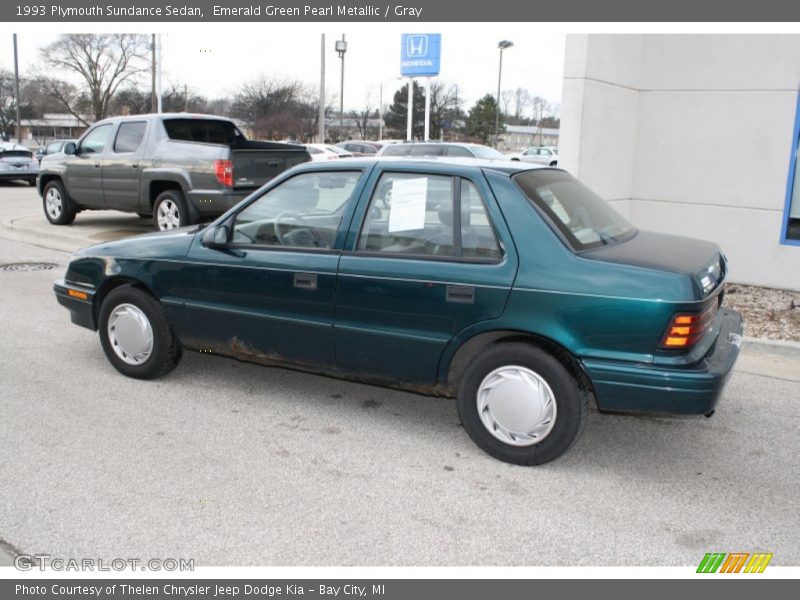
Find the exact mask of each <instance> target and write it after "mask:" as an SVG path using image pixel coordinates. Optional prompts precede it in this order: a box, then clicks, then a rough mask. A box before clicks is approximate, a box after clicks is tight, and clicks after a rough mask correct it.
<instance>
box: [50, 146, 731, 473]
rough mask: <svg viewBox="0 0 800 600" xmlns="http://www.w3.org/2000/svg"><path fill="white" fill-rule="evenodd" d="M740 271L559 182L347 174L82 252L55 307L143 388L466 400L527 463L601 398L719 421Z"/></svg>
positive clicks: (310, 178) (331, 170) (611, 407)
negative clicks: (360, 386)
mask: <svg viewBox="0 0 800 600" xmlns="http://www.w3.org/2000/svg"><path fill="white" fill-rule="evenodd" d="M389 192H391V194H392V199H391V201H388V202H387V194H388V193H389ZM443 200H446V201H443ZM727 271H728V267H727V263H726V260H725V258H724V255H723V254H722V253H721V251H720V249H719V248H718V247H717V246H716V245H715V244H713V243H710V242H703V241H698V240H693V239H689V238H683V237H677V236H672V235H665V234H656V233H648V232H645V231H638V230H637V229H635V228H634V227H633V226H632V225H631V224H629V223H628V222H627V221H626V220H625V219H624V218H623V217H622V216H621V215H620V214H619V213H617V212H616V211H615V210H614V209H613V208H612V207H611V206H610V205H609V204H608V203H606V202H605V201H604V200H602V199H601V198H600V197H599V196H597V195H596V194H594V193H593V192H591V191H590V190H589V189H588V188H586V187H585V186H583V185H582V184H581V183H580V182H579V181H577V180H576V179H575V178H573V177H572V176H570V175H569V174H568V173H566V172H564V171H562V170H560V169H551V168H544V167H541V166H538V165H528V164H525V163H521V162H517V163H512V162H510V161H487V160H475V159H472V158H469V159H467V158H461V159H448V158H442V159H438V160H432V159H428V160H425V159H416V160H414V159H378V160H376V159H365V158H354V159H350V160H346V161H345V160H334V161H326V162H324V163H322V162H318V163H309V164H306V165H302V166H299V167H297V168H295V169H292V170H291V171H288V172H286V173H284V174H282V175H280V176H279V177H277V178H276V179H274V180H273V181H272V182H271V183H270V184H269V185H267V186H265V187H264V188H262V189H261V190H259V191H258V192H257V193H255V194H253V195H252V196H250V197H249V198H248V199H247V200H246V201H244V202H242V203H241V204H239V205H237V206H235V207H234V208H233V209H231V210H229V211H228V212H227V213H225V214H224V215H223V216H221V217H220V218H219V219H217V220H216V221H215V222H214V223H212V224H211V225H209V226H208V227H206V228H205V229H202V228H194V229H184V230H182V231H176V232H172V233H167V234H160V235H147V236H142V237H138V238H131V239H127V240H121V241H117V242H110V243H104V244H102V245H99V246H95V247H92V248H88V249H85V250H81V251H78V252H77V253H75V254H73V257H72V260H71V262H70V264H69V266H68V268H67V271H66V275H65V277H64V279H63V280H61V281H58V282H57V283H56V284H55V293H56V297H57V299H58V302H59V303H61V304H62V305H64V306H65V307H67V308H68V309H69V311H70V313H71V319H72V321H73V322H74V323H76V324H78V325H82V326H84V327H88V328H89V329H92V330H95V331H99V333H100V342H101V344H102V346H103V350H104V351H105V354H106V356H107V357H108V360H109V361H110V362H111V364H112V365H113V366H114V367H115V368H116V369H117V370H118V371H119V372H121V373H122V374H124V375H127V376H129V377H136V378H142V379H152V378H156V377H160V376H162V375H164V374H165V373H167V372H169V371H170V370H171V369H172V368H173V367H175V365H176V364H177V363H178V361H179V360H180V358H181V352H182V350H196V351H202V352H204V353H206V354H219V355H222V356H229V357H233V358H237V359H239V360H245V361H252V362H256V363H262V364H266V365H282V366H290V367H293V368H297V369H304V370H309V371H314V372H318V373H324V374H327V375H331V376H336V377H345V378H350V379H355V380H360V381H365V382H368V383H376V384H380V385H385V386H390V387H396V388H401V389H407V390H412V391H415V392H418V393H427V394H432V395H441V396H448V397H455V398H457V406H458V412H459V415H460V417H461V422H462V423H463V425H464V429H465V430H466V432H467V433H468V434H469V435H470V437H471V438H472V439H473V440H474V441H475V443H476V444H477V445H478V446H479V447H481V448H482V449H483V450H485V451H486V452H487V453H489V454H490V455H492V456H494V457H497V458H499V459H501V460H504V461H507V462H510V463H517V464H524V465H530V464H541V463H545V462H548V461H550V460H553V459H555V458H557V457H558V456H560V455H561V454H563V453H564V452H566V451H567V450H568V449H569V448H570V447H571V446H572V444H573V443H574V442H575V441H576V439H577V438H578V436H579V435H580V433H581V430H582V429H583V426H584V424H585V423H586V421H587V410H588V404H589V401H590V398H593V399H594V400H596V402H597V405H598V406H599V408H600V409H601V410H602V411H618V412H645V413H678V414H705V415H709V414H710V413H712V412H713V411H714V409H715V406H716V404H717V401H718V399H719V397H720V395H721V393H722V389H723V387H724V386H725V383H726V382H727V380H728V377H729V376H730V373H731V370H732V368H733V364H734V362H735V360H736V357H737V355H738V351H739V345H740V343H741V333H742V320H741V317H740V316H739V315H738V313H736V312H735V311H732V310H729V309H727V308H725V307H724V306H723V304H722V300H723V294H724V289H725V277H726V273H727ZM69 350H70V349H68V348H67V349H65V351H69ZM298 402H299V403H301V404H302V399H298ZM297 409H298V410H299V411H302V410H303V407H302V406H300V405H298V407H297ZM421 422H422V421H420V423H421ZM679 426H680V425H673V427H679ZM709 433H711V432H709ZM602 440H603V436H596V437H595V443H603V441H602ZM386 442H387V443H390V442H391V440H390V439H389V438H387V440H386ZM607 442H608V443H609V444H616V445H619V444H620V443H624V441H623V442H621V441H620V439H615V440H607ZM635 450H636V448H631V451H635ZM672 450H674V448H672V447H670V448H668V449H667V448H665V449H664V451H665V452H668V451H672ZM656 467H657V465H654V468H656Z"/></svg>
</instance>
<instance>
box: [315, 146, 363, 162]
mask: <svg viewBox="0 0 800 600" xmlns="http://www.w3.org/2000/svg"><path fill="white" fill-rule="evenodd" d="M305 149H306V150H307V151H308V153H309V155H311V160H312V161H325V160H336V159H339V158H351V157H352V156H353V155H352V153H350V152H347V151H346V150H344V149H342V148H337V147H336V146H333V145H331V144H306V145H305Z"/></svg>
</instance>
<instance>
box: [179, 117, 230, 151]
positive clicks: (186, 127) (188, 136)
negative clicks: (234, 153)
mask: <svg viewBox="0 0 800 600" xmlns="http://www.w3.org/2000/svg"><path fill="white" fill-rule="evenodd" d="M164 129H166V131H167V136H168V137H169V139H171V140H178V141H181V142H201V143H204V144H225V145H227V146H236V145H238V144H239V143H241V142H244V136H243V135H242V132H241V131H239V129H238V128H237V127H236V125H234V124H233V123H231V122H230V121H220V120H215V119H164Z"/></svg>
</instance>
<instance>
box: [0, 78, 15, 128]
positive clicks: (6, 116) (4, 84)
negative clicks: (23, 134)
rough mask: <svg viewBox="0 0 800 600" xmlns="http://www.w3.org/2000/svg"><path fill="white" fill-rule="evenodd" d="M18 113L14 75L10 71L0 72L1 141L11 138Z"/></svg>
mask: <svg viewBox="0 0 800 600" xmlns="http://www.w3.org/2000/svg"><path fill="white" fill-rule="evenodd" d="M16 112H17V101H16V98H15V96H14V75H13V74H12V73H9V72H8V71H0V141H2V140H8V139H10V138H11V135H12V133H13V132H14V127H15V126H16V120H17V116H16Z"/></svg>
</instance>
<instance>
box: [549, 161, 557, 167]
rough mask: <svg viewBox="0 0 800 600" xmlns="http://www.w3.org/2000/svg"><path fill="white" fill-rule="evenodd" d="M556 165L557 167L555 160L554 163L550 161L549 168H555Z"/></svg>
mask: <svg viewBox="0 0 800 600" xmlns="http://www.w3.org/2000/svg"><path fill="white" fill-rule="evenodd" d="M557 165H558V161H557V160H554V161H552V162H551V163H550V166H551V167H555V166H557Z"/></svg>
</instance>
